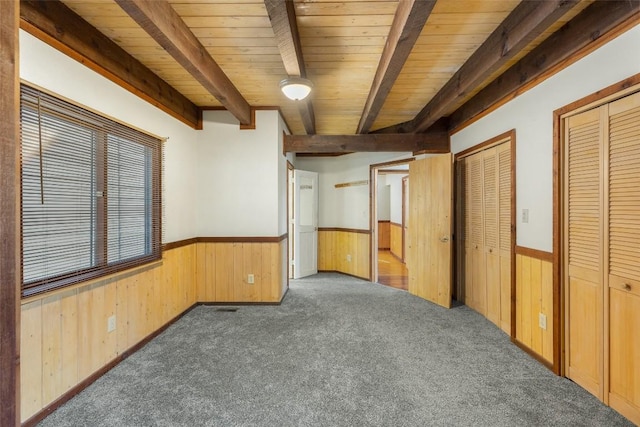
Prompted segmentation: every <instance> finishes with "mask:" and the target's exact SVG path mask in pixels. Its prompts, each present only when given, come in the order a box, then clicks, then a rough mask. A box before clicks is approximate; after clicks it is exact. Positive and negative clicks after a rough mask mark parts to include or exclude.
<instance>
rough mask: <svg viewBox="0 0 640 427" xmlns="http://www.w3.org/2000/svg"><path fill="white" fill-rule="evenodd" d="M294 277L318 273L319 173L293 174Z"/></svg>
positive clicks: (299, 171) (297, 171)
mask: <svg viewBox="0 0 640 427" xmlns="http://www.w3.org/2000/svg"><path fill="white" fill-rule="evenodd" d="M294 182H295V197H294V210H295V214H294V227H293V228H294V236H295V237H294V253H295V255H294V260H293V262H294V269H293V275H294V278H296V279H299V278H301V277H306V276H310V275H312V274H316V273H317V272H318V174H317V173H316V172H306V171H301V170H296V171H294Z"/></svg>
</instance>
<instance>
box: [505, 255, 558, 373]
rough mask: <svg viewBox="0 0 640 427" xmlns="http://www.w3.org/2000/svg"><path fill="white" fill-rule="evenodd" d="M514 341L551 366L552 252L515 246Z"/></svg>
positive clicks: (553, 321) (552, 337)
mask: <svg viewBox="0 0 640 427" xmlns="http://www.w3.org/2000/svg"><path fill="white" fill-rule="evenodd" d="M515 276H516V277H515V279H516V280H515V296H516V304H515V310H516V315H515V319H514V321H515V341H516V343H517V344H519V346H520V347H524V349H525V350H527V352H529V353H531V354H532V355H533V356H534V357H536V358H537V359H538V360H539V361H540V362H542V363H543V364H545V365H546V366H547V367H549V368H550V369H551V368H552V366H553V364H554V361H553V347H554V342H555V340H554V333H553V331H554V327H555V322H557V321H558V319H555V318H554V314H553V254H551V253H549V252H543V251H539V250H535V249H529V248H523V247H520V246H516V272H515Z"/></svg>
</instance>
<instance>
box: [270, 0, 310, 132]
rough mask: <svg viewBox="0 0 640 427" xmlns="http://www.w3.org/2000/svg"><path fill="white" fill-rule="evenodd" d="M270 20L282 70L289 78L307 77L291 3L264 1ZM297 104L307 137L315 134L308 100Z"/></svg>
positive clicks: (277, 0) (294, 13)
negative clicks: (282, 64)
mask: <svg viewBox="0 0 640 427" xmlns="http://www.w3.org/2000/svg"><path fill="white" fill-rule="evenodd" d="M264 4H265V6H266V7H267V13H268V14H269V20H271V27H272V28H273V33H274V34H275V36H276V40H278V49H280V56H281V57H282V62H283V63H284V69H285V70H286V71H287V74H288V75H289V76H291V77H303V78H306V77H307V71H306V69H305V65H304V58H303V55H302V45H301V43H300V34H299V33H298V22H297V21H296V10H295V5H294V3H293V1H284V0H264ZM296 102H298V109H299V110H300V116H301V118H302V124H303V125H304V129H305V131H306V132H307V134H309V135H313V134H314V133H316V117H315V113H314V111H313V104H312V102H311V100H310V99H306V100H304V101H296Z"/></svg>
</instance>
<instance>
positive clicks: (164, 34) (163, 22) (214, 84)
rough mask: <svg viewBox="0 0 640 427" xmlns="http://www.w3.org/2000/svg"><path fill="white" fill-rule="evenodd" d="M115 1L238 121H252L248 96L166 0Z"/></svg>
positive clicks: (247, 122) (248, 122)
mask: <svg viewBox="0 0 640 427" xmlns="http://www.w3.org/2000/svg"><path fill="white" fill-rule="evenodd" d="M116 3H118V4H119V5H120V7H122V9H124V11H125V12H127V13H128V14H129V16H131V17H132V18H133V20H134V21H136V22H137V23H138V25H140V26H141V27H142V28H143V29H144V30H145V31H146V32H147V33H149V35H150V36H151V37H152V38H153V39H154V40H155V41H156V42H158V44H160V46H162V47H163V48H164V49H165V50H166V51H167V52H168V53H169V54H170V55H171V56H172V57H173V58H174V59H175V60H176V61H177V62H178V63H179V64H180V65H181V66H182V67H184V69H186V70H187V71H188V72H189V73H190V74H191V75H192V76H193V77H194V78H195V79H196V80H197V81H198V82H200V84H201V85H202V86H203V87H204V88H205V89H207V90H208V91H209V93H211V95H213V96H214V97H216V99H217V100H218V101H220V103H222V105H223V106H225V107H226V108H227V110H229V111H230V112H231V113H232V114H233V115H234V116H235V117H236V118H237V119H238V120H239V121H240V124H241V125H251V124H252V123H251V107H250V106H249V103H248V102H247V100H246V99H244V97H243V96H242V94H241V93H240V91H238V89H237V88H236V87H235V86H234V85H233V83H232V82H231V80H229V78H228V77H227V75H226V74H225V73H224V71H222V69H221V68H220V66H219V65H218V64H217V63H216V61H215V60H214V59H213V58H212V57H211V55H210V54H209V52H208V51H207V49H206V48H205V47H204V46H203V45H202V43H200V41H199V40H198V38H197V37H196V36H195V35H194V34H193V32H191V30H190V29H189V27H187V24H185V22H184V21H183V20H182V18H180V16H179V15H178V13H177V12H176V11H175V10H173V8H172V7H171V5H170V4H169V3H168V2H167V1H164V0H153V1H151V0H116Z"/></svg>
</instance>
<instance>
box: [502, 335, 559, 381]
mask: <svg viewBox="0 0 640 427" xmlns="http://www.w3.org/2000/svg"><path fill="white" fill-rule="evenodd" d="M511 342H512V343H514V344H515V345H516V346H517V347H518V348H520V350H522V351H524V352H525V353H527V354H528V355H529V356H531V357H533V358H534V359H535V360H537V361H538V362H540V363H541V364H542V365H544V366H545V367H546V368H547V369H549V370H550V371H551V372H553V373H554V374H556V375H560V370H559V369H558V368H557V367H555V366H553V364H552V363H550V362H549V361H548V360H546V359H544V358H543V357H542V356H540V355H539V354H538V353H536V352H535V351H533V350H531V349H530V348H529V347H527V346H526V345H524V344H523V343H521V342H520V341H518V340H517V339H516V338H513V337H511Z"/></svg>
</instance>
